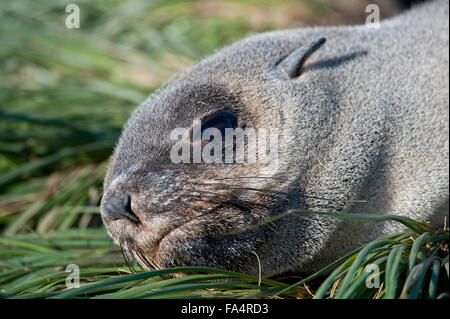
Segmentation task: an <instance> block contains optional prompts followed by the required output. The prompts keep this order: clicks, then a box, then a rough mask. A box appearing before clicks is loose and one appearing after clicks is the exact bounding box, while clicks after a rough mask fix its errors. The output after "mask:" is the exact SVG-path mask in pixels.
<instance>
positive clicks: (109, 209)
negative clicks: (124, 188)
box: [102, 193, 140, 224]
mask: <svg viewBox="0 0 450 319" xmlns="http://www.w3.org/2000/svg"><path fill="white" fill-rule="evenodd" d="M102 206H103V212H104V214H105V217H106V218H108V219H110V220H118V219H126V220H129V221H131V222H134V223H136V224H138V223H140V220H139V218H138V217H137V216H136V214H134V212H133V210H132V209H131V198H130V196H129V195H126V194H117V193H113V194H111V195H110V196H109V197H108V198H106V200H105V201H104V202H103V203H102Z"/></svg>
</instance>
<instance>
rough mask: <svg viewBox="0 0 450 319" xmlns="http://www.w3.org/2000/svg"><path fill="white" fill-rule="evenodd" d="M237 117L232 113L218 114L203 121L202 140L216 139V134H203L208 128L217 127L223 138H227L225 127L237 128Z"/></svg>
mask: <svg viewBox="0 0 450 319" xmlns="http://www.w3.org/2000/svg"><path fill="white" fill-rule="evenodd" d="M236 123H237V121H236V118H235V117H234V116H233V115H231V114H223V113H222V114H218V115H216V116H214V117H212V118H210V119H208V120H206V121H205V122H204V123H202V142H211V141H212V140H214V135H210V136H209V134H203V133H204V132H205V130H206V129H209V128H215V129H217V130H219V132H220V134H221V135H222V140H224V139H225V129H227V128H228V129H234V128H236Z"/></svg>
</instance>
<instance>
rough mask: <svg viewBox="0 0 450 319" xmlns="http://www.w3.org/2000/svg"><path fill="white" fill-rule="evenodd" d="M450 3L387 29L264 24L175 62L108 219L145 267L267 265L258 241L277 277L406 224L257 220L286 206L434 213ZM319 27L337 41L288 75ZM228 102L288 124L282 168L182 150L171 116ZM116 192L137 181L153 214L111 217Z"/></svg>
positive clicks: (122, 167) (145, 117) (124, 159)
mask: <svg viewBox="0 0 450 319" xmlns="http://www.w3.org/2000/svg"><path fill="white" fill-rule="evenodd" d="M448 11H449V4H448V1H446V0H436V1H432V2H431V3H426V4H424V5H420V6H417V7H416V8H414V9H412V10H410V11H408V12H406V13H404V14H402V15H400V16H398V17H395V18H393V19H390V20H386V21H383V22H382V23H381V28H380V29H370V28H367V27H366V26H349V27H327V28H307V29H295V30H285V31H277V32H269V33H263V34H259V35H256V36H252V37H249V38H247V39H244V40H242V41H239V42H236V43H234V44H232V45H230V46H228V47H225V48H224V49H222V50H219V51H218V52H216V53H215V54H213V55H211V56H209V57H207V58H205V59H204V60H202V61H200V62H199V63H197V64H196V65H194V66H192V67H191V68H190V69H189V70H187V71H186V72H184V73H182V74H179V75H177V76H176V77H174V78H173V79H172V80H171V81H170V82H169V83H168V84H166V85H165V86H163V87H162V88H161V89H159V90H158V91H157V92H156V93H154V94H153V95H151V96H150V97H149V98H148V99H147V100H146V101H145V102H144V103H143V104H142V105H141V106H140V107H139V108H138V109H137V110H136V111H135V112H134V114H133V116H132V117H131V119H130V121H129V122H128V124H127V125H126V127H125V128H124V131H123V134H122V137H121V139H120V141H119V143H118V145H117V148H116V150H115V152H114V155H113V157H112V159H111V162H110V166H109V170H108V174H107V176H106V178H105V185H104V186H105V193H104V197H103V201H102V216H103V219H104V222H105V225H106V226H107V229H108V232H109V234H110V235H111V237H112V238H113V239H114V240H115V241H116V243H118V244H120V245H121V246H122V247H123V249H124V250H125V251H126V252H127V253H128V254H129V255H130V256H131V257H132V258H134V259H136V260H137V261H138V262H140V263H141V264H143V265H146V266H150V265H153V266H157V267H168V266H177V265H199V266H212V267H219V268H225V269H230V270H235V271H243V272H248V273H253V274H256V273H257V272H258V262H257V259H256V256H255V254H254V253H256V254H257V255H258V256H259V258H260V260H261V267H262V272H263V275H265V276H268V275H274V274H279V273H282V272H285V271H303V272H310V271H314V270H316V269H318V268H319V267H322V266H323V265H325V264H326V263H328V262H330V261H332V260H334V259H336V258H338V257H340V256H342V255H343V254H344V253H345V252H347V251H349V250H350V249H352V248H354V247H355V246H356V245H358V244H361V243H364V242H367V241H369V240H371V239H374V238H375V237H377V236H379V235H381V234H385V233H391V232H394V231H397V230H399V229H401V226H400V225H398V224H395V223H379V224H362V223H354V222H342V221H338V220H335V219H330V218H326V217H322V216H317V215H300V214H293V215H289V216H287V217H285V218H283V219H280V220H278V221H276V222H275V223H273V224H271V225H265V226H263V227H259V228H257V229H251V230H249V225H254V224H255V223H257V222H260V221H261V220H264V219H265V218H267V217H270V216H274V215H277V214H279V213H280V212H283V211H284V210H286V209H289V208H305V209H311V210H327V211H339V212H358V213H367V214H372V213H383V214H387V213H389V214H397V215H402V216H409V217H412V218H416V219H419V220H423V221H425V220H430V219H431V218H432V217H431V215H432V213H433V211H434V210H436V209H446V210H448V197H449V184H448V183H449V166H448V165H449V144H448V142H449V117H448V115H449V109H448V107H449V26H448V22H449V21H448V19H449V16H448ZM322 37H324V38H326V40H327V41H326V43H325V44H324V45H323V46H322V47H321V48H320V49H318V50H317V51H316V52H314V53H313V54H312V55H311V57H309V59H308V60H307V61H306V62H305V63H304V64H303V62H302V63H300V64H301V65H302V71H301V74H300V75H299V76H291V77H287V78H286V77H284V78H283V77H280V76H277V72H278V69H277V65H279V64H280V63H282V62H283V61H285V59H286V57H288V56H289V55H290V54H291V53H292V52H296V50H298V49H299V48H302V47H304V46H307V45H309V44H310V43H312V42H314V41H317V40H319V39H320V38H322ZM291 59H292V58H291ZM278 75H279V74H278ZM296 75H298V74H296ZM224 108H227V109H230V110H232V112H234V113H235V114H236V116H237V117H238V120H239V121H240V123H245V124H246V125H247V126H248V127H276V128H278V129H279V138H280V143H279V154H280V156H279V157H280V163H279V170H278V171H277V172H271V171H267V170H266V169H265V168H264V167H262V166H260V165H231V164H230V165H207V164H173V163H171V162H170V160H169V158H168V154H169V151H170V148H171V146H172V145H173V142H172V141H170V140H169V133H170V131H171V130H172V129H174V128H176V127H189V126H190V125H191V124H192V121H193V120H194V119H199V118H201V117H202V116H204V114H209V113H211V112H214V110H217V109H224ZM243 176H256V177H261V176H265V177H272V178H241V177H243ZM221 177H222V178H231V179H225V180H224V179H219V178H221ZM275 178H278V179H275ZM211 184H214V185H211ZM230 185H235V186H230ZM238 186H239V187H238ZM242 188H247V189H242ZM248 188H254V189H263V190H268V192H266V193H264V192H259V191H251V190H249V189H248ZM271 191H280V192H283V194H287V196H288V199H287V200H286V199H283V198H281V197H282V196H279V195H275V194H274V193H273V192H271ZM117 193H120V194H128V195H130V196H131V209H132V211H133V213H135V214H136V215H137V216H138V217H139V219H140V220H141V221H142V223H141V224H140V225H135V224H133V223H130V222H128V221H126V220H115V221H112V220H109V219H108V217H107V216H105V205H107V203H108V202H109V201H111V200H112V197H114V194H117ZM194 195H197V201H195V199H196V197H195V196H194ZM308 196H315V197H321V198H329V199H332V200H323V199H315V198H310V197H308ZM232 199H233V201H232ZM213 200H224V201H227V200H228V201H229V203H230V205H228V206H227V205H225V206H224V205H222V206H217V205H216V204H215V203H214V202H213ZM352 200H365V201H367V202H366V203H357V202H354V201H352ZM237 201H239V203H241V206H240V207H237V206H236V205H234V204H233V203H236V202H237Z"/></svg>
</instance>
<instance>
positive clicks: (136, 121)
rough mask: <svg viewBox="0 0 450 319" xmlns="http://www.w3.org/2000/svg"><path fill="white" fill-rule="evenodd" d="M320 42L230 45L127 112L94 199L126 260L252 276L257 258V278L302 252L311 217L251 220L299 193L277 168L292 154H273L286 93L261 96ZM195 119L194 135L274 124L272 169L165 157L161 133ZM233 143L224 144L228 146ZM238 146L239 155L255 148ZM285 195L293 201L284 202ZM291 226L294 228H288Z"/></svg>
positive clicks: (292, 73)
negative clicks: (130, 113)
mask: <svg viewBox="0 0 450 319" xmlns="http://www.w3.org/2000/svg"><path fill="white" fill-rule="evenodd" d="M324 42H325V39H322V38H318V39H316V41H313V42H312V43H310V44H306V45H303V46H301V45H300V46H299V45H298V44H297V46H298V47H297V48H295V45H296V44H295V43H290V44H289V45H288V46H286V44H285V43H279V44H277V43H273V45H272V50H267V49H268V48H267V45H266V47H265V49H264V52H262V51H261V50H260V49H259V48H258V46H260V45H261V39H255V40H253V41H251V42H245V43H237V44H235V45H234V46H232V47H231V48H225V49H223V50H222V51H221V52H219V53H218V54H215V55H213V56H211V57H209V58H207V59H205V60H203V61H201V62H200V63H199V64H197V65H196V66H194V67H193V68H192V69H191V70H189V71H187V72H186V73H184V74H181V75H179V76H177V77H176V78H174V79H173V80H172V81H171V82H170V83H168V84H167V85H166V86H164V87H163V88H161V89H160V90H158V91H157V92H156V93H154V94H153V95H151V96H150V97H149V98H148V99H147V101H145V102H144V103H143V104H142V105H141V106H140V107H139V108H138V109H137V110H136V111H135V112H134V114H133V116H132V117H131V119H130V120H129V122H128V124H127V125H126V127H125V128H124V130H123V133H122V136H121V138H120V140H119V142H118V145H117V147H116V150H115V152H114V154H113V156H112V158H111V161H110V166H109V170H108V173H107V176H106V178H105V183H104V189H105V191H104V196H103V199H102V203H101V211H102V217H103V220H104V223H105V225H106V227H107V230H108V233H109V235H110V236H111V237H112V238H113V239H114V240H115V242H116V243H117V244H119V245H120V246H121V247H122V249H123V251H124V252H125V254H126V255H127V256H128V257H130V258H132V259H133V260H135V261H137V262H138V263H139V264H141V265H143V266H145V267H148V268H149V267H170V266H181V265H190V266H211V267H218V268H224V269H229V270H234V271H242V272H247V273H257V272H258V260H257V259H256V256H255V254H257V255H258V256H259V257H260V259H261V267H262V271H263V273H264V274H266V275H267V274H274V273H278V272H280V271H283V270H286V269H288V268H291V267H292V265H294V264H298V262H299V260H301V259H302V258H303V256H310V255H311V253H310V252H308V251H307V250H308V248H307V247H308V246H309V247H313V246H314V245H312V246H311V245H309V244H308V240H307V238H308V237H311V236H309V235H308V231H306V229H311V227H308V225H307V224H309V223H310V222H314V219H313V221H311V220H310V221H307V220H304V219H302V220H299V219H297V218H290V219H288V221H285V222H284V223H283V224H280V225H278V223H277V222H273V223H269V224H265V225H259V224H261V222H263V221H264V220H267V218H270V217H272V216H275V215H278V214H280V213H281V212H283V211H284V210H285V209H286V207H289V204H292V207H299V204H300V202H301V199H302V196H301V194H300V193H301V192H300V193H299V191H298V188H297V187H294V183H293V181H295V180H296V177H295V176H290V174H289V172H288V171H283V167H288V166H289V165H291V162H292V161H293V160H294V161H296V159H294V158H292V157H291V156H287V157H286V158H285V159H283V158H284V156H283V153H285V150H284V147H286V146H287V147H288V146H289V144H290V143H289V142H288V141H287V140H289V139H290V135H289V132H286V131H285V130H284V126H289V129H293V128H292V127H290V124H289V125H288V124H285V123H287V122H288V121H290V120H289V119H286V117H289V116H291V115H290V114H288V112H286V114H284V111H283V110H280V109H279V107H278V105H280V103H283V102H282V101H280V100H284V103H285V104H286V103H290V102H289V99H290V98H292V97H290V96H288V95H289V91H286V90H285V92H282V91H280V92H279V93H280V94H278V95H279V96H278V97H277V98H271V97H270V94H272V93H270V94H269V95H268V94H265V92H267V90H268V89H269V88H270V91H272V90H274V87H280V86H281V87H282V86H284V85H286V83H288V82H289V81H290V80H291V79H295V78H297V77H298V76H299V75H300V74H301V71H302V66H303V64H304V63H305V61H306V59H307V58H308V57H309V56H310V55H311V53H313V52H314V51H315V50H317V49H318V48H319V47H320V46H321V45H322V44H323V43H324ZM280 44H283V45H281V46H280ZM283 46H284V47H283ZM242 57H246V60H247V61H244V60H243V58H242ZM256 60H257V61H258V62H259V63H258V64H255V61H256ZM237 61H239V63H236V62H237ZM249 66H252V67H254V68H253V69H251V70H249V68H248V67H249ZM272 95H273V94H272ZM273 96H275V95H273ZM195 120H198V121H200V123H201V130H202V132H203V131H204V129H205V127H206V126H208V127H219V128H220V127H222V128H223V127H225V128H233V129H236V128H240V129H242V130H243V131H244V132H245V130H246V129H248V128H254V129H255V130H254V132H255V134H258V133H257V132H258V129H261V128H263V129H266V133H267V134H266V136H267V139H268V138H269V133H270V132H271V129H273V128H276V129H277V132H276V133H277V136H276V137H275V138H276V143H278V145H279V147H278V148H277V149H276V151H277V153H278V154H275V155H279V157H280V161H279V162H277V167H276V168H275V169H274V167H270V164H273V163H267V161H266V163H261V162H260V161H255V162H253V163H248V162H245V161H244V163H242V162H241V163H236V161H237V160H236V158H233V160H232V163H225V161H222V163H218V162H217V161H216V162H214V163H205V162H204V161H203V160H202V161H201V162H200V163H194V162H192V157H193V155H192V156H191V157H190V160H191V161H189V163H174V161H173V160H172V159H171V149H172V148H173V146H174V143H175V141H174V140H173V139H171V132H172V131H173V130H174V129H176V128H191V127H192V126H193V122H194V121H195ZM190 132H192V128H191V131H190ZM286 134H288V135H287V136H286ZM237 139H238V138H237V137H236V138H235V140H234V142H233V143H232V145H231V146H230V145H229V146H228V147H231V150H234V151H236V141H237ZM260 140H261V141H262V138H261V139H259V138H258V141H260ZM246 141H247V142H248V140H246ZM203 142H204V141H203V140H202V141H201V143H203ZM187 143H188V144H189V143H191V144H192V139H189V140H188V142H187ZM245 145H246V149H245V150H246V151H247V152H248V154H250V153H253V154H254V153H255V152H257V150H256V149H253V148H251V147H250V146H248V145H249V144H248V143H247V144H245ZM188 147H189V145H188ZM191 150H192V151H193V147H191ZM228 150H229V149H228ZM226 151H227V150H226V149H224V154H226ZM271 152H272V153H273V151H271ZM246 156H247V155H246ZM248 156H251V155H248ZM246 158H247V157H246ZM291 187H292V188H295V189H297V191H292V192H291V190H290V188H291ZM295 193H297V195H298V198H297V199H296V200H292V198H293V197H292V196H293V195H294V194H295ZM286 223H287V224H286ZM294 229H297V230H300V231H298V232H297V231H295V233H297V234H296V235H294V234H291V233H293V232H294ZM302 229H304V230H305V231H301V230H302ZM316 230H317V228H316ZM287 238H291V242H290V243H288V242H286V240H287ZM313 240H314V239H313ZM280 245H281V246H283V247H288V246H289V247H290V248H289V249H279V247H280Z"/></svg>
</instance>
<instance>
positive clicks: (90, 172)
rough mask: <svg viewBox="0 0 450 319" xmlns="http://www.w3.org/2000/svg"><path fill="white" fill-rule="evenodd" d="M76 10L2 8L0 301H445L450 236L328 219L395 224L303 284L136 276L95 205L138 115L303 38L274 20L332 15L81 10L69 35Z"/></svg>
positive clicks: (195, 271)
mask: <svg viewBox="0 0 450 319" xmlns="http://www.w3.org/2000/svg"><path fill="white" fill-rule="evenodd" d="M68 3H69V2H67V3H65V2H64V1H63V2H61V1H59V0H49V1H40V2H36V1H32V0H19V1H9V2H5V3H2V6H1V8H0V39H1V43H2V45H1V46H0V233H1V236H0V297H1V298H175V297H176V298H187V297H189V298H398V297H401V298H444V297H447V298H448V278H449V277H448V276H449V269H448V268H449V266H448V230H445V231H444V230H442V229H433V228H431V227H430V226H429V225H424V224H421V223H418V222H415V221H412V220H409V219H405V218H399V217H392V216H371V217H367V216H366V215H345V214H340V215H339V216H337V215H336V214H333V213H325V212H324V213H322V214H325V215H329V217H330V218H347V219H354V220H362V219H364V220H365V221H366V222H378V221H381V220H386V219H392V220H393V221H392V222H402V223H403V224H404V225H406V226H407V227H409V229H410V230H409V231H406V232H404V233H400V234H396V235H393V236H390V237H386V238H383V239H379V240H377V241H375V242H372V243H368V244H367V245H365V246H363V247H361V248H359V249H358V250H357V251H355V252H352V253H351V254H349V255H347V256H344V257H343V258H341V259H340V260H338V261H336V262H335V263H333V264H331V265H329V266H328V267H326V268H325V269H323V270H322V271H320V272H318V273H316V274H313V275H311V276H309V277H307V278H304V279H302V280H301V281H298V280H297V279H295V281H296V282H293V279H292V278H291V279H290V280H284V279H267V278H262V279H261V278H257V277H254V276H248V275H245V274H237V273H232V272H226V271H222V270H217V269H209V268H194V267H186V268H177V269H161V270H152V271H143V270H141V269H138V268H136V267H133V266H131V267H130V266H129V265H127V264H126V263H125V261H124V259H123V257H122V255H121V252H120V250H119V249H118V247H117V246H115V245H114V244H113V243H112V242H111V241H110V239H109V238H108V236H107V234H106V231H105V229H104V228H103V226H102V223H101V219H100V215H99V207H98V205H99V201H100V196H101V184H102V179H103V176H104V173H105V168H106V163H105V161H106V159H107V157H108V156H109V155H110V153H111V151H112V148H113V147H114V145H115V143H116V140H117V138H118V136H119V134H120V131H121V128H122V126H123V124H124V123H125V121H126V119H127V118H128V116H129V114H130V112H131V111H132V109H134V108H135V107H136V106H137V105H138V104H139V103H141V102H142V101H143V100H144V99H145V97H146V96H147V95H148V94H150V93H151V92H152V91H153V90H154V89H156V88H157V87H158V86H159V85H161V83H163V82H164V81H166V80H167V79H168V78H169V77H170V76H171V75H172V74H174V73H175V72H177V71H180V70H183V69H184V68H185V67H187V66H188V65H189V64H191V63H192V62H193V61H195V60H197V59H199V58H200V57H202V56H204V55H206V54H209V53H211V52H213V51H214V50H215V49H216V48H219V47H221V46H223V45H225V44H227V43H231V42H232V41H234V40H236V39H239V38H242V37H243V36H245V35H247V34H250V33H256V32H260V31H264V30H269V29H272V28H276V27H286V26H293V24H289V19H288V18H286V19H284V18H283V19H278V20H277V21H278V22H272V21H271V19H270V18H268V16H266V15H265V13H267V12H273V10H275V11H277V12H281V13H286V12H289V11H292V10H291V8H292V6H296V8H297V9H298V8H299V6H300V7H302V8H305V11H302V12H303V13H304V14H306V15H309V18H310V20H309V21H314V19H316V20H317V21H323V19H324V15H325V14H326V12H327V10H326V9H327V8H326V5H325V4H321V5H320V10H317V8H318V7H317V6H311V2H310V1H292V0H285V1H272V0H266V1H262V2H261V1H251V0H246V1H240V2H236V1H223V2H220V3H219V5H218V6H217V7H216V8H212V7H207V6H206V4H205V3H201V2H200V3H199V2H195V1H179V0H166V1H148V0H134V1H127V2H126V1H120V0H117V1H112V2H111V1H104V0H101V1H95V2H93V1H87V0H79V1H77V2H76V3H77V4H78V5H79V6H80V9H81V28H80V29H77V30H70V29H67V28H65V27H64V20H65V17H66V14H65V5H67V4H68ZM217 8H218V9H217ZM308 10H310V11H308ZM255 12H256V13H257V14H254V13H255ZM305 12H306V13H305ZM225 13H226V14H225ZM315 15H317V17H316V16H315ZM291 22H292V21H291ZM277 23H278V24H277ZM300 25H301V23H300ZM288 213H304V212H288ZM447 217H448V216H447ZM368 219H370V220H368ZM70 264H76V265H78V266H79V267H80V276H81V278H80V279H81V287H80V288H78V289H70V290H68V289H67V288H66V279H67V276H68V275H69V273H67V272H66V271H65V270H66V267H67V265H70ZM368 264H376V265H378V266H379V269H380V271H381V272H380V284H381V285H380V287H379V288H376V289H368V288H367V287H366V285H365V281H366V279H367V278H368V276H371V274H370V273H367V272H365V271H364V270H365V267H366V266H367V265H368ZM180 273H183V275H182V276H180V275H179V274H180ZM260 281H261V282H260ZM259 282H260V285H259Z"/></svg>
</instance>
